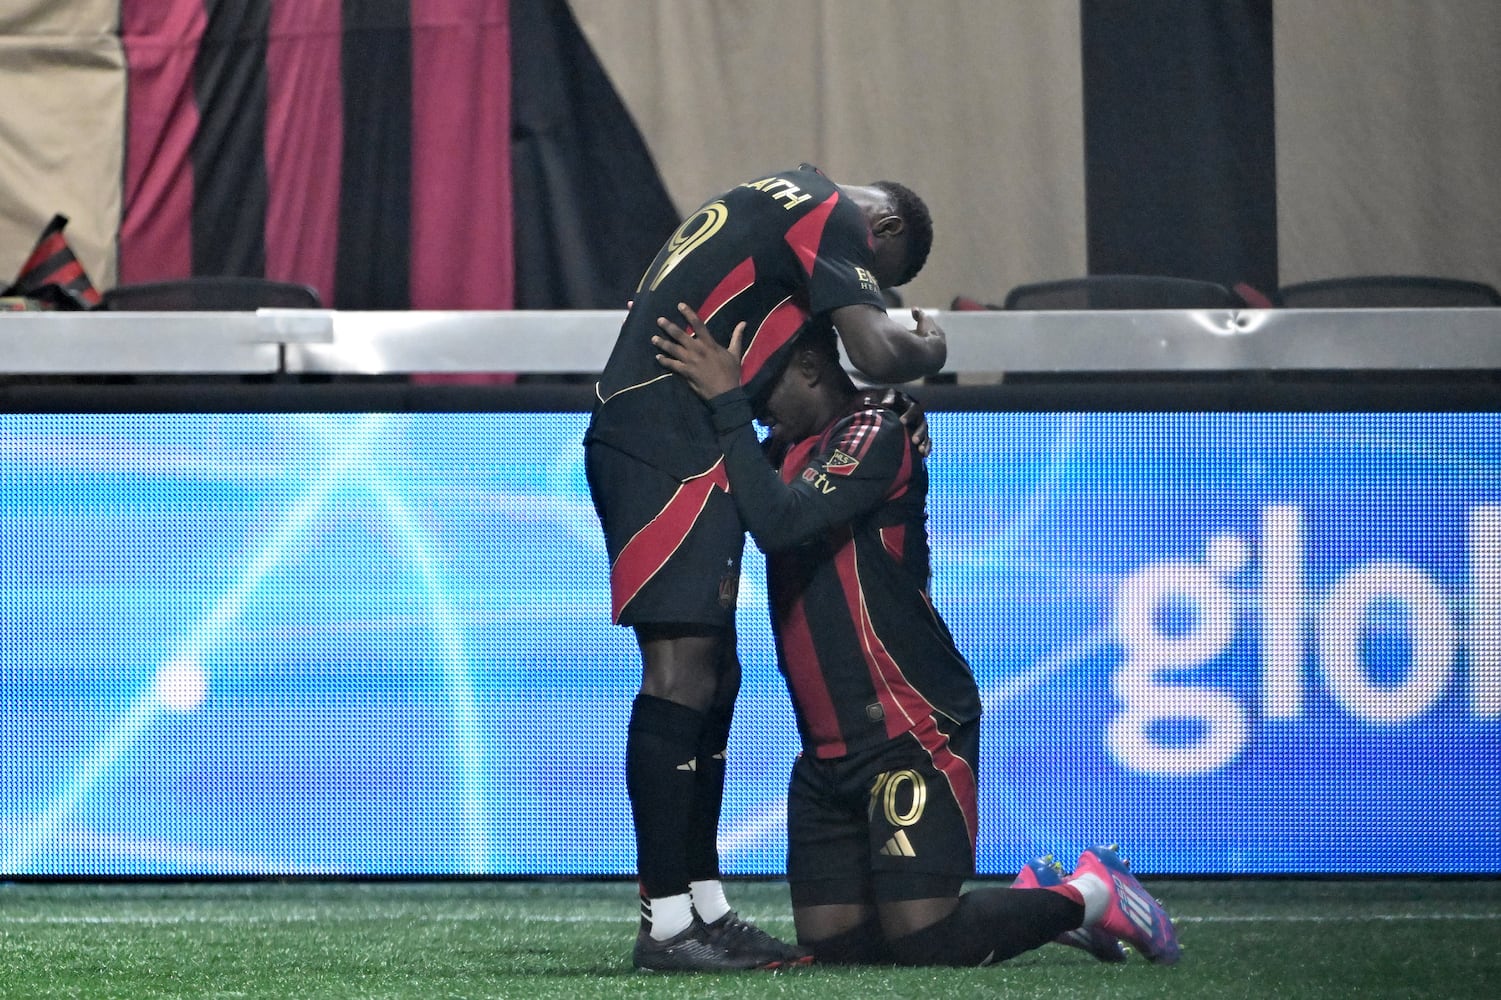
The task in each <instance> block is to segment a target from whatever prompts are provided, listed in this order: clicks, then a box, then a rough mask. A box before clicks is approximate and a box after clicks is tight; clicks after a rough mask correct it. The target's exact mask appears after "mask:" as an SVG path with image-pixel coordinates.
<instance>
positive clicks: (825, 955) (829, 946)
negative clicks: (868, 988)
mask: <svg viewBox="0 0 1501 1000" xmlns="http://www.w3.org/2000/svg"><path fill="white" fill-rule="evenodd" d="M800 943H801V944H802V945H803V946H804V947H805V948H807V949H808V950H809V951H811V952H813V961H815V962H817V963H818V964H820V965H890V964H891V962H892V955H891V949H890V948H889V947H888V946H887V944H886V938H885V936H884V935H883V934H882V933H881V922H880V921H879V920H877V919H876V918H875V917H871V918H870V919H869V920H867V921H865V923H863V924H860V925H859V926H857V927H851V928H850V929H849V930H847V931H841V932H839V933H838V934H835V935H834V936H833V937H826V938H824V939H823V940H822V941H802V942H800Z"/></svg>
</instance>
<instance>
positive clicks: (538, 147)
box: [510, 0, 682, 309]
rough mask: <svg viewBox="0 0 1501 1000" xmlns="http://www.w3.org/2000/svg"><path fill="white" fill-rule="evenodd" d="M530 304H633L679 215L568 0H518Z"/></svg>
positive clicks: (520, 202) (516, 55)
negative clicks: (640, 283)
mask: <svg viewBox="0 0 1501 1000" xmlns="http://www.w3.org/2000/svg"><path fill="white" fill-rule="evenodd" d="M510 4H511V5H510V12H511V81H512V82H511V87H512V90H511V113H512V120H511V163H512V172H513V173H512V190H513V204H514V213H515V232H516V244H515V245H516V250H515V252H516V307H517V308H518V309H623V308H624V307H625V303H626V300H627V299H628V298H630V296H631V293H632V292H633V291H634V290H635V287H636V282H637V281H638V280H639V279H640V277H641V273H642V272H643V271H644V270H645V269H646V266H647V264H649V263H650V262H651V259H652V258H653V257H654V256H655V255H656V252H657V249H658V248H659V247H660V246H661V245H662V243H663V241H664V240H666V239H667V237H668V235H670V234H671V232H672V231H673V229H675V228H676V227H677V225H678V223H679V222H681V221H682V220H681V219H680V218H679V217H678V214H677V210H676V209H675V208H674V207H673V205H672V201H671V199H669V198H668V196H667V191H666V188H665V187H664V186H663V185H662V181H661V178H660V177H659V176H658V175H657V168H656V164H655V163H654V162H653V161H652V158H651V154H650V153H649V152H648V151H647V149H646V144H645V143H644V141H643V140H642V138H641V133H640V132H639V131H638V130H637V129H636V125H635V123H634V122H633V121H632V120H631V116H630V115H629V113H627V111H626V109H625V106H624V105H623V104H622V103H621V100H620V98H619V96H618V95H617V94H616V93H615V90H614V88H613V86H611V84H610V81H609V79H608V78H607V77H606V75H605V72H604V69H603V68H602V67H601V66H600V63H599V60H598V59H597V58H596V57H595V55H594V52H593V50H592V49H591V48H590V46H589V43H588V41H587V40H586V39H585V38H584V36H583V33H582V32H581V31H580V30H579V27H578V24H577V22H575V21H574V19H573V14H572V12H571V11H570V10H569V9H568V4H567V3H566V2H565V0H510Z"/></svg>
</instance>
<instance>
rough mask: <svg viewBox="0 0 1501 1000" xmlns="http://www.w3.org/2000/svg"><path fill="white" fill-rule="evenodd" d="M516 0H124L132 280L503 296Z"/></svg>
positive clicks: (377, 299) (394, 296)
mask: <svg viewBox="0 0 1501 1000" xmlns="http://www.w3.org/2000/svg"><path fill="white" fill-rule="evenodd" d="M507 15H508V11H507V5H506V3H505V0H421V2H419V3H408V2H407V0H343V2H342V3H341V2H340V0H122V3H121V34H122V41H123V43H124V47H125V52H126V59H127V66H128V73H129V101H128V119H129V120H128V135H129V138H128V144H127V156H126V168H125V173H126V177H125V189H126V190H125V210H124V219H123V220H122V225H121V230H120V280H121V283H122V284H123V283H129V282H137V281H149V280H152V279H156V278H165V277H181V276H186V275H196V274H204V275H247V276H265V277H271V278H278V279H284V280H293V281H299V282H303V283H306V284H310V285H312V286H313V287H314V288H316V289H318V291H319V293H320V294H321V295H322V297H323V299H324V301H325V303H326V304H328V305H331V306H337V307H339V308H349V309H400V308H437V307H442V308H505V307H508V306H510V305H511V304H512V301H513V298H514V288H513V282H512V275H513V267H512V254H511V228H512V213H511V181H510V143H509V132H510V103H511V76H510V59H509V57H510V39H509V19H508V16H507Z"/></svg>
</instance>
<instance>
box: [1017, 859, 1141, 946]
mask: <svg viewBox="0 0 1501 1000" xmlns="http://www.w3.org/2000/svg"><path fill="white" fill-rule="evenodd" d="M1063 879H1064V871H1063V866H1062V865H1060V864H1059V863H1058V862H1056V861H1054V860H1053V856H1052V855H1051V854H1044V855H1043V856H1042V857H1040V858H1037V859H1035V860H1032V861H1028V862H1027V863H1026V864H1025V865H1023V866H1022V870H1021V871H1020V872H1018V873H1017V876H1016V880H1015V881H1014V882H1012V883H1011V888H1013V889H1045V888H1047V887H1048V886H1050V885H1062V884H1063ZM1053 940H1054V941H1056V942H1057V943H1058V944H1066V945H1069V946H1070V947H1073V948H1080V949H1083V950H1084V951H1087V952H1089V953H1090V954H1091V955H1093V956H1094V957H1095V958H1097V959H1099V960H1100V961H1101V962H1124V961H1125V960H1126V952H1125V949H1123V948H1122V947H1121V945H1120V942H1119V941H1117V940H1116V939H1115V938H1114V937H1112V936H1111V935H1109V934H1107V933H1106V932H1105V931H1103V930H1101V929H1100V928H1099V927H1079V928H1076V929H1074V930H1071V931H1065V932H1064V933H1062V934H1060V935H1058V936H1057V937H1056V938H1054V939H1053Z"/></svg>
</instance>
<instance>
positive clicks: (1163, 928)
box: [1070, 845, 1182, 965]
mask: <svg viewBox="0 0 1501 1000" xmlns="http://www.w3.org/2000/svg"><path fill="white" fill-rule="evenodd" d="M1081 875H1094V876H1095V877H1096V878H1098V879H1100V881H1102V882H1104V883H1105V886H1106V887H1107V888H1108V889H1109V890H1110V904H1109V906H1108V907H1107V908H1106V910H1105V915H1104V916H1103V917H1101V918H1100V919H1099V921H1098V922H1097V923H1096V924H1095V925H1094V927H1093V928H1091V929H1093V930H1098V931H1103V932H1105V933H1106V934H1109V935H1110V936H1112V937H1115V938H1118V939H1120V940H1121V941H1124V942H1125V943H1126V944H1128V945H1130V946H1131V947H1132V948H1134V949H1136V950H1137V951H1139V952H1141V954H1142V955H1144V956H1145V957H1146V959H1147V961H1149V962H1156V963H1157V964H1158V965H1172V964H1173V963H1175V962H1177V961H1178V959H1179V957H1181V955H1182V949H1181V948H1180V947H1179V945H1178V932H1177V931H1176V930H1174V929H1173V922H1172V920H1171V919H1170V918H1169V917H1168V915H1167V911H1166V910H1164V909H1163V908H1162V904H1161V903H1159V902H1157V900H1155V899H1153V898H1152V894H1151V893H1149V892H1147V890H1146V889H1144V888H1142V885H1141V883H1140V882H1138V881H1136V876H1135V875H1132V874H1131V870H1130V868H1129V867H1128V866H1127V864H1126V862H1125V861H1123V860H1122V859H1121V857H1120V855H1119V854H1117V853H1116V848H1115V847H1114V846H1113V845H1110V846H1096V847H1091V848H1089V849H1087V850H1086V851H1085V852H1084V853H1083V854H1081V855H1079V862H1078V864H1076V865H1074V872H1073V875H1072V876H1070V878H1078V877H1079V876H1081Z"/></svg>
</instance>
